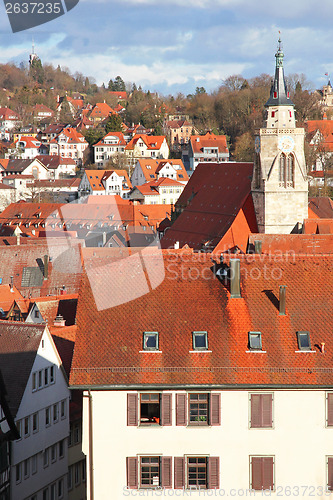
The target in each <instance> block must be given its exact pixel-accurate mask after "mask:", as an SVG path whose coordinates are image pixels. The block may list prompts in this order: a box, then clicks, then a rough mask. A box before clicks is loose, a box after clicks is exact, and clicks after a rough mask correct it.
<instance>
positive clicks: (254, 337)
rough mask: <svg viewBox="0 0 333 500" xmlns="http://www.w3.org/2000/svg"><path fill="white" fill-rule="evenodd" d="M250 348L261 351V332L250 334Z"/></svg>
mask: <svg viewBox="0 0 333 500" xmlns="http://www.w3.org/2000/svg"><path fill="white" fill-rule="evenodd" d="M249 348H250V349H256V350H260V351H261V349H262V342H261V332H249Z"/></svg>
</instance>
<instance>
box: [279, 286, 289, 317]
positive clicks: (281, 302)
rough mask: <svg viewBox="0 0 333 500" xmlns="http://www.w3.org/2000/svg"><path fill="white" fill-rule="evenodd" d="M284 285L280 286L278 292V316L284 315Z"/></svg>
mask: <svg viewBox="0 0 333 500" xmlns="http://www.w3.org/2000/svg"><path fill="white" fill-rule="evenodd" d="M286 288H287V286H286V285H280V291H279V314H280V316H285V315H286Z"/></svg>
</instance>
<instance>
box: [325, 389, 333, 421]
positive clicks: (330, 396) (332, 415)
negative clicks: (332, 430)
mask: <svg viewBox="0 0 333 500" xmlns="http://www.w3.org/2000/svg"><path fill="white" fill-rule="evenodd" d="M326 427H333V392H327V393H326Z"/></svg>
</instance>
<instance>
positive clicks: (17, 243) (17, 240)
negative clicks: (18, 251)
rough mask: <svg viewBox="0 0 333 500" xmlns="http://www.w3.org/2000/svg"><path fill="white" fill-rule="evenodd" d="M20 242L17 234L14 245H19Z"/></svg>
mask: <svg viewBox="0 0 333 500" xmlns="http://www.w3.org/2000/svg"><path fill="white" fill-rule="evenodd" d="M20 244H21V236H20V235H19V234H18V235H17V236H16V245H20Z"/></svg>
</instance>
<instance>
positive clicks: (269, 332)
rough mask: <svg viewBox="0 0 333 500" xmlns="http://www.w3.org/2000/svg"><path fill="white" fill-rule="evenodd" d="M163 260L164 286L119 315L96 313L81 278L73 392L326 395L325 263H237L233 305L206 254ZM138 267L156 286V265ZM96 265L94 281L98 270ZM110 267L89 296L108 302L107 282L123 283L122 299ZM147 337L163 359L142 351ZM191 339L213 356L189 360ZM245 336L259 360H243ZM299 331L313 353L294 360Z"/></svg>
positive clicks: (329, 261) (332, 260) (330, 306)
mask: <svg viewBox="0 0 333 500" xmlns="http://www.w3.org/2000/svg"><path fill="white" fill-rule="evenodd" d="M96 254H97V255H98V251H97V252H96ZM163 257H164V271H165V278H164V280H163V282H162V283H161V284H160V285H159V286H157V288H155V289H153V290H151V291H150V292H149V293H146V294H144V295H141V296H140V297H139V298H137V299H134V300H132V301H130V302H124V303H122V304H120V305H118V306H116V307H111V308H107V309H102V310H99V311H98V310H97V308H96V305H95V298H94V295H93V293H92V288H91V286H90V282H89V280H88V279H87V276H85V277H84V278H83V281H82V286H81V290H80V296H79V303H78V314H77V334H76V344H75V349H74V357H73V363H72V369H71V376H70V385H71V386H72V387H78V388H80V387H81V388H83V387H102V386H103V387H104V388H106V387H107V386H110V388H112V387H117V386H118V387H126V386H129V385H130V386H131V387H132V388H136V387H138V388H139V387H145V386H149V387H151V386H152V385H155V386H156V387H180V386H182V387H184V386H186V385H189V386H208V385H209V386H211V385H215V386H218V387H235V388H237V387H257V386H265V387H281V386H282V387H307V386H309V387H310V386H326V387H332V385H333V367H332V362H331V361H332V356H333V342H332V341H331V326H332V310H333V280H332V278H331V277H332V272H333V256H332V255H331V256H291V257H290V258H283V257H281V258H280V259H279V260H277V259H271V258H270V257H269V256H263V255H257V256H255V255H250V256H240V267H241V298H239V299H231V298H230V292H229V287H228V285H225V284H224V282H221V281H220V280H219V279H217V278H216V277H215V276H214V274H213V268H214V256H213V255H211V254H200V253H199V254H195V253H192V252H189V251H164V252H163ZM109 259H111V261H112V254H111V252H110V254H109ZM145 259H147V260H146V263H147V269H148V272H150V282H154V281H153V280H154V279H156V277H157V273H158V272H159V270H160V268H159V266H160V264H159V257H158V256H156V255H151V256H150V257H149V256H148V254H147V255H145ZM211 259H213V261H212V260H211ZM225 260H226V264H229V261H230V258H229V257H228V258H226V259H225ZM216 264H217V265H219V262H217V263H216ZM92 265H93V264H92ZM95 265H96V266H97V268H96V273H97V271H98V267H99V266H100V263H99V262H98V263H96V264H95ZM111 268H112V270H113V274H112V279H111V278H110V277H108V276H107V275H105V276H104V279H103V284H102V283H101V285H100V287H99V288H97V289H96V288H95V290H96V291H97V293H100V294H101V297H103V296H105V297H107V294H109V293H111V292H110V290H111V288H110V290H109V289H108V285H107V283H109V284H110V283H112V287H117V286H118V284H120V283H122V284H123V286H124V289H123V292H124V299H125V300H126V292H127V293H129V292H130V290H129V289H126V283H127V286H128V287H130V286H133V285H132V284H130V283H129V280H127V281H126V277H125V279H123V277H122V276H121V275H120V274H117V273H116V272H114V270H115V268H114V267H112V266H111ZM103 269H104V271H105V273H106V269H105V268H103ZM93 271H94V270H93V269H91V270H90V278H91V279H92V276H93V275H94V274H93ZM110 272H111V270H110ZM279 285H286V286H287V289H286V290H287V296H286V315H280V314H279V310H278V302H279V299H278V297H279ZM110 286H111V285H110ZM106 304H107V302H106ZM156 311H163V314H156ZM189 311H192V313H191V314H189ZM145 331H157V332H158V333H159V348H160V350H161V351H162V353H160V354H159V353H151V352H150V353H144V352H143V353H142V352H140V351H142V340H143V332H145ZM193 331H207V332H208V348H209V350H210V351H211V352H210V353H202V352H198V353H191V352H190V351H192V332H193ZM249 331H260V332H261V333H262V345H263V351H264V352H263V353H262V354H260V355H258V354H253V353H252V352H248V351H249V348H248V332H249ZM297 331H309V332H310V340H311V347H312V350H313V351H314V352H300V353H299V352H297V351H298V344H297V335H296V332H297ZM322 342H325V354H323V353H322V352H321V348H320V346H321V343H322Z"/></svg>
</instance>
